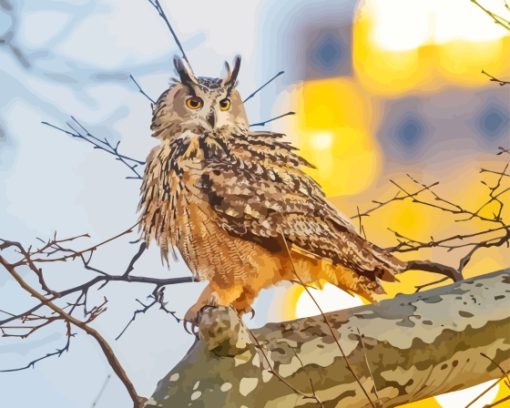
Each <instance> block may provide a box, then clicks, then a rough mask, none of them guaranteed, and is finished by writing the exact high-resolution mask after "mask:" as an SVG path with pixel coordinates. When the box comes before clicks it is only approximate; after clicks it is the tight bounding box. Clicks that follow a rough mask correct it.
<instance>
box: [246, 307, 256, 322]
mask: <svg viewBox="0 0 510 408" xmlns="http://www.w3.org/2000/svg"><path fill="white" fill-rule="evenodd" d="M246 313H249V314H250V320H253V318H254V317H255V309H254V308H253V307H251V306H250V308H249V309H248V310H247V311H246Z"/></svg>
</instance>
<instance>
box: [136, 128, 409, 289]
mask: <svg viewBox="0 0 510 408" xmlns="http://www.w3.org/2000/svg"><path fill="white" fill-rule="evenodd" d="M283 136H284V135H282V134H277V133H271V132H250V131H247V130H239V131H236V132H221V133H216V134H193V133H191V132H189V131H188V132H185V133H183V134H182V135H181V136H179V137H174V138H172V139H171V141H164V142H163V143H162V144H161V145H160V146H158V147H156V148H154V149H153V150H152V152H151V153H150V155H149V157H148V160H147V167H146V170H145V176H144V180H143V184H142V197H141V201H140V210H141V227H142V229H143V234H144V239H145V240H146V241H148V242H149V241H151V240H152V239H155V240H156V241H157V242H158V244H159V246H160V247H161V251H162V255H163V256H164V257H166V256H167V254H168V252H169V250H170V249H171V248H173V247H176V248H179V251H180V252H181V254H182V255H183V258H184V259H185V260H186V262H187V263H188V265H189V266H190V268H191V269H192V271H193V272H195V273H196V274H198V275H199V276H201V277H206V278H210V276H211V274H214V273H215V270H216V269H218V272H219V270H220V269H221V270H225V269H230V268H229V267H228V262H233V261H232V259H229V258H231V257H232V256H238V254H237V252H239V251H240V250H242V248H244V247H243V245H245V244H246V245H248V244H249V246H248V247H246V248H244V249H245V250H249V248H252V249H253V248H258V247H260V248H261V250H262V249H263V251H262V252H261V253H260V254H259V255H261V256H267V257H271V256H273V257H278V258H282V259H280V261H279V262H280V263H279V264H281V265H287V263H286V262H285V260H283V258H285V259H287V258H288V257H289V254H288V253H287V250H286V244H287V245H288V246H289V247H290V248H291V252H292V253H293V254H294V256H295V257H296V259H299V260H300V261H303V260H305V262H308V261H306V260H309V263H310V265H312V264H313V265H317V264H318V265H319V267H321V268H323V267H324V265H325V264H324V262H326V264H328V265H330V267H328V268H329V269H331V268H333V269H334V273H333V275H335V279H336V282H333V283H336V284H338V285H339V286H342V287H344V288H346V289H351V290H354V291H357V292H358V293H359V292H361V293H362V294H364V295H366V296H368V295H369V294H370V293H374V292H376V293H381V292H382V288H381V287H380V286H379V284H378V283H377V278H381V279H385V280H394V279H395V278H394V276H393V274H394V273H397V272H400V271H402V270H403V269H404V264H403V263H402V262H400V261H399V260H397V259H396V258H394V257H393V256H391V255H389V254H386V253H385V252H384V251H383V250H381V249H380V248H378V247H376V246H375V245H373V244H371V243H369V242H367V241H366V240H364V239H363V238H362V237H360V236H359V235H358V234H357V233H356V231H355V229H354V227H353V226H352V224H351V223H350V221H349V220H348V219H347V218H346V217H344V216H343V215H342V214H341V213H340V212H339V211H338V210H336V209H335V208H333V207H332V206H331V205H330V204H329V203H328V202H327V200H326V198H325V195H324V193H323V191H322V189H321V188H320V186H319V185H318V184H317V183H316V182H315V181H314V180H313V179H312V178H311V177H310V176H308V175H307V174H306V173H305V172H304V171H303V170H302V167H305V166H308V167H311V165H310V164H309V163H308V162H307V161H306V160H304V159H303V158H302V157H300V156H299V155H298V154H297V153H296V149H295V148H294V147H293V146H291V145H290V144H289V143H287V142H285V141H284V140H283ZM218 240H221V242H217V241H218ZM230 241H237V242H238V244H239V245H237V246H236V245H234V243H233V242H230ZM254 245H255V246H254ZM233 247H235V251H234V250H232V251H234V252H235V253H233V252H232V251H230V252H229V248H233ZM222 248H227V249H226V252H225V250H222ZM208 251H216V252H217V251H220V254H219V255H218V254H216V258H214V259H210V257H208V256H204V255H205V254H206V253H207V252H208ZM239 256H240V257H241V258H242V254H241V255H239ZM204 259H205V260H204ZM234 263H235V261H234ZM287 266H288V265H287ZM328 268H326V269H328ZM203 269H206V270H208V271H207V272H205V271H202V270H203ZM316 269H317V268H316ZM222 273H224V272H222ZM232 273H234V274H236V273H239V272H236V271H235V270H233V271H232ZM318 277H319V276H316V278H318ZM320 277H323V276H320ZM307 280H308V281H311V280H313V276H311V277H310V278H309V279H307ZM328 280H329V279H328ZM349 281H353V282H349ZM354 281H355V282H354Z"/></svg>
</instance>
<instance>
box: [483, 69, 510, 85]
mask: <svg viewBox="0 0 510 408" xmlns="http://www.w3.org/2000/svg"><path fill="white" fill-rule="evenodd" d="M482 74H484V75H486V76H488V77H489V81H491V82H496V83H497V84H498V85H499V86H505V85H510V81H502V80H501V79H498V78H496V77H494V76H492V75H491V74H489V73H488V72H486V71H485V70H482Z"/></svg>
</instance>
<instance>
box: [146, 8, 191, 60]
mask: <svg viewBox="0 0 510 408" xmlns="http://www.w3.org/2000/svg"><path fill="white" fill-rule="evenodd" d="M147 1H148V2H149V4H150V5H151V6H152V7H154V8H155V9H156V11H157V12H158V14H159V16H160V17H161V18H162V19H163V21H164V22H165V24H166V26H167V27H168V29H169V30H170V34H172V37H173V38H174V41H175V43H176V44H177V46H178V47H179V50H181V54H182V58H184V59H185V60H186V62H187V63H188V64H189V65H190V66H191V64H190V63H189V60H188V57H187V56H186V53H185V52H184V48H182V45H181V42H180V41H179V38H178V37H177V34H176V33H175V31H174V29H173V28H172V25H171V24H170V21H169V20H168V17H167V16H166V14H165V11H164V10H163V7H161V3H160V2H159V0H147Z"/></svg>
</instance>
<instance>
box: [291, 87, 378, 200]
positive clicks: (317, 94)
mask: <svg viewBox="0 0 510 408" xmlns="http://www.w3.org/2000/svg"><path fill="white" fill-rule="evenodd" d="M295 94H296V96H297V99H298V101H297V107H296V110H297V113H298V114H297V115H296V116H297V118H298V122H297V127H298V129H297V131H296V133H297V134H298V135H299V139H298V140H297V143H298V145H299V147H300V149H301V152H302V154H303V156H304V157H306V158H307V159H308V160H309V161H310V162H311V163H313V164H314V165H315V166H317V169H316V170H309V172H310V174H311V175H312V176H313V177H314V178H316V179H317V181H318V182H319V183H320V184H321V185H322V187H323V188H324V191H325V192H326V194H327V195H350V194H357V193H359V192H361V191H363V190H365V189H367V188H368V187H369V186H370V185H371V183H372V182H373V181H374V179H375V177H376V176H377V173H378V171H379V168H380V151H379V146H378V145H377V143H376V141H375V139H374V137H373V134H372V132H371V130H370V129H371V128H372V126H373V124H374V123H375V122H377V121H378V113H377V111H376V103H373V106H371V105H370V104H369V103H368V101H367V100H366V97H365V96H364V94H363V92H362V90H361V89H360V87H359V86H358V85H356V83H355V82H353V81H352V80H349V79H346V78H332V79H325V80H319V81H309V82H306V83H305V84H304V85H302V87H301V88H300V89H299V90H298V91H297V92H296V93H295ZM354 175H355V177H354Z"/></svg>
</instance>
